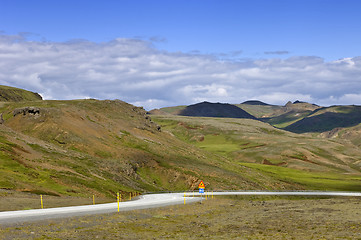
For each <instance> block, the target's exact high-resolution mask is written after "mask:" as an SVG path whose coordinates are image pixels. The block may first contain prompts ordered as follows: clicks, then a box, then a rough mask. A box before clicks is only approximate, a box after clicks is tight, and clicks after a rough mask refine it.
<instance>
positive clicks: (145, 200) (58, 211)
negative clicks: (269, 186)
mask: <svg viewBox="0 0 361 240" xmlns="http://www.w3.org/2000/svg"><path fill="white" fill-rule="evenodd" d="M205 194H207V195H208V196H211V195H212V194H213V196H220V195H253V196H255V195H264V196H267V195H268V196H270V195H272V196H277V195H278V196H333V197H336V196H340V197H341V196H343V197H361V192H320V191H299V192H292V191H289V192H287V191H282V192H276V191H275V192H273V191H232V192H206V193H205ZM205 194H200V193H198V192H194V193H193V192H186V193H161V194H147V195H142V196H139V198H138V199H137V200H134V201H128V202H120V203H119V211H130V210H135V209H146V208H156V207H163V206H169V205H176V204H183V203H184V196H186V203H193V202H198V201H201V200H202V199H204V196H205ZM193 196H194V197H193ZM199 196H203V198H200V197H199ZM117 211H118V205H117V203H116V202H115V203H107V204H96V205H83V206H73V207H59V208H45V209H32V210H21V211H6V212H0V224H14V223H24V222H30V221H37V220H45V219H52V218H65V217H74V216H82V215H91V214H102V213H114V212H117Z"/></svg>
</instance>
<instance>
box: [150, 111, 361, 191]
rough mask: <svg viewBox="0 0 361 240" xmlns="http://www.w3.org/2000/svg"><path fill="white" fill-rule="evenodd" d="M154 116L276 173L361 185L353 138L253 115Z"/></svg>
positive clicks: (331, 184) (311, 183)
mask: <svg viewBox="0 0 361 240" xmlns="http://www.w3.org/2000/svg"><path fill="white" fill-rule="evenodd" d="M153 118H155V119H156V122H157V123H158V124H160V125H162V128H163V129H164V130H167V131H170V132H171V133H172V134H174V135H175V136H177V137H178V138H179V139H182V140H183V141H185V142H188V143H191V144H193V145H195V146H197V147H199V148H201V149H204V150H207V151H210V152H213V153H216V154H219V155H220V156H224V157H226V158H228V159H230V161H233V162H235V163H238V164H239V165H243V166H248V167H251V168H254V169H258V170H261V171H263V172H264V173H268V174H269V175H270V176H272V177H274V178H276V179H279V180H283V181H286V182H295V183H298V184H302V185H304V186H305V187H308V188H313V189H333V190H361V178H360V168H361V149H359V148H357V147H355V145H353V144H351V143H347V142H345V141H342V140H329V139H324V138H320V137H313V136H312V135H304V134H294V133H290V132H287V131H283V130H279V129H275V128H274V127H272V126H270V125H269V124H266V123H263V122H260V121H256V120H250V119H231V118H228V119H222V118H195V117H180V116H156V117H153ZM301 175H302V176H301Z"/></svg>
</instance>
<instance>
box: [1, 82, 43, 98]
mask: <svg viewBox="0 0 361 240" xmlns="http://www.w3.org/2000/svg"><path fill="white" fill-rule="evenodd" d="M39 100H42V97H41V96H40V95H39V94H37V93H34V92H30V91H26V90H24V89H19V88H14V87H8V86H4V85H0V102H21V101H39Z"/></svg>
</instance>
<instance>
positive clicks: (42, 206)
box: [40, 195, 44, 209]
mask: <svg viewBox="0 0 361 240" xmlns="http://www.w3.org/2000/svg"><path fill="white" fill-rule="evenodd" d="M40 205H41V209H43V208H44V204H43V195H40Z"/></svg>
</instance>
